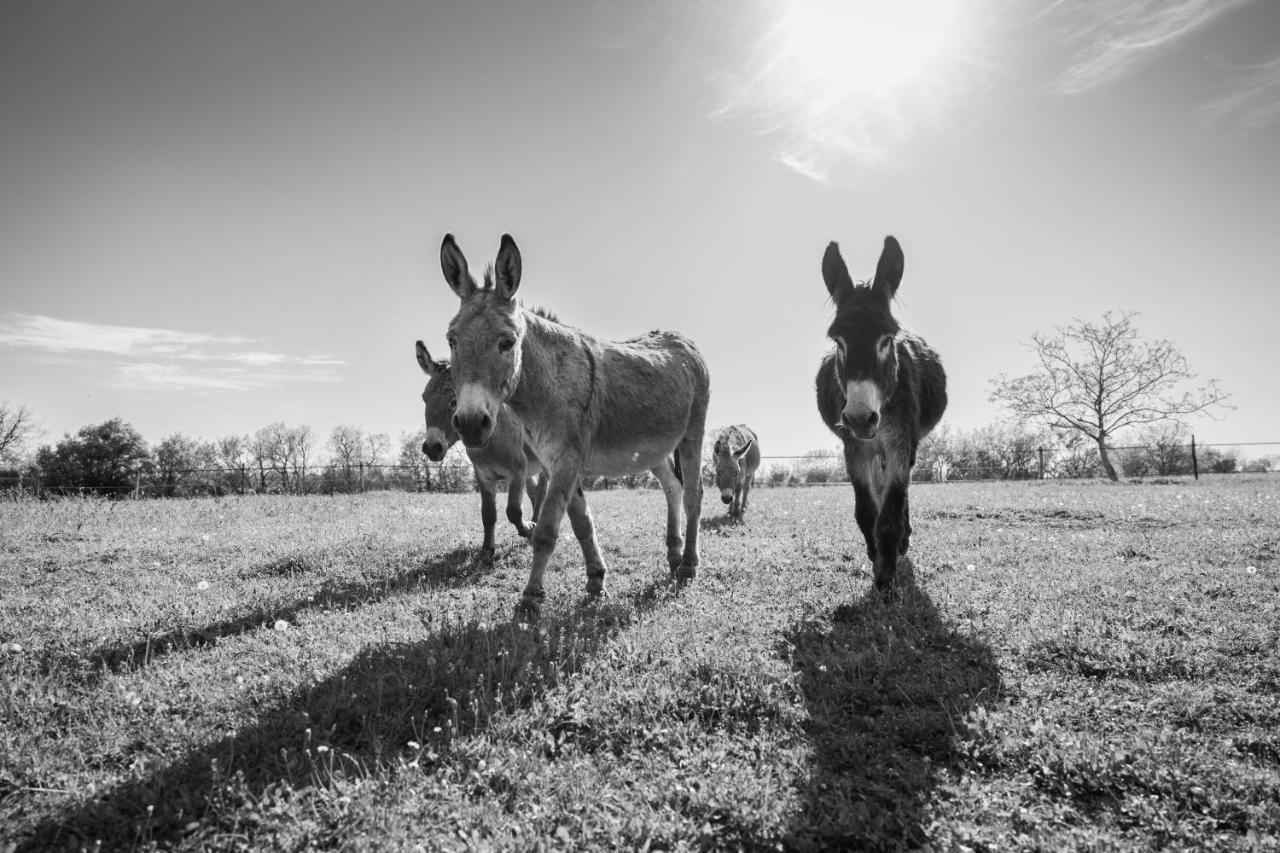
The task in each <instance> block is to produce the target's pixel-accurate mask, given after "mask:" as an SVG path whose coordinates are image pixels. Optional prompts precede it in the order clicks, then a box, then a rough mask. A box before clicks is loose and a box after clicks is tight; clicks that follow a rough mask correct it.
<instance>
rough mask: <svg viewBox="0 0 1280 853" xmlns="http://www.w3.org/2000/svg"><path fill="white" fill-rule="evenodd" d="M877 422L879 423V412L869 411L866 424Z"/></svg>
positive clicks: (873, 424) (870, 424) (872, 424)
mask: <svg viewBox="0 0 1280 853" xmlns="http://www.w3.org/2000/svg"><path fill="white" fill-rule="evenodd" d="M878 423H880V413H879V412H871V413H870V414H868V415H867V426H875V425H876V424H878Z"/></svg>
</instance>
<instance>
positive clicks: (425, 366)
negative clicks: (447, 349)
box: [413, 341, 449, 376]
mask: <svg viewBox="0 0 1280 853" xmlns="http://www.w3.org/2000/svg"><path fill="white" fill-rule="evenodd" d="M413 351H414V354H415V355H417V356H418V366H419V367H421V368H422V372H423V373H425V374H427V375H428V376H435V375H436V374H437V373H444V372H445V371H446V370H448V369H449V362H447V361H436V360H435V359H433V358H432V357H431V353H429V352H427V345H426V344H424V343H423V342H422V341H417V342H415V343H414V345H413Z"/></svg>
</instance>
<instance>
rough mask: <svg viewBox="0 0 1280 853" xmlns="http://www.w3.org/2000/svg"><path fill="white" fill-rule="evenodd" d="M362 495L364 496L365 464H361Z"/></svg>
mask: <svg viewBox="0 0 1280 853" xmlns="http://www.w3.org/2000/svg"><path fill="white" fill-rule="evenodd" d="M360 494H364V462H363V461H361V463H360Z"/></svg>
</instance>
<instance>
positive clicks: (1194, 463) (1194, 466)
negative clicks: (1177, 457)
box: [1191, 435, 1200, 480]
mask: <svg viewBox="0 0 1280 853" xmlns="http://www.w3.org/2000/svg"><path fill="white" fill-rule="evenodd" d="M1191 473H1192V474H1194V475H1195V478H1196V479H1197V480H1199V479H1200V462H1199V461H1198V460H1197V459H1196V437H1195V436H1194V435H1192V436H1191Z"/></svg>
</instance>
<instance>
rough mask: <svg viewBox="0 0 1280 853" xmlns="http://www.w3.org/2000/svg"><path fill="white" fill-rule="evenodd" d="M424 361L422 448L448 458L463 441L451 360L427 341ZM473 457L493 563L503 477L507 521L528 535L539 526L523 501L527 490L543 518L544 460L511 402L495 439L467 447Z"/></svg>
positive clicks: (483, 550) (488, 558) (483, 555)
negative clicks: (435, 353)
mask: <svg viewBox="0 0 1280 853" xmlns="http://www.w3.org/2000/svg"><path fill="white" fill-rule="evenodd" d="M415 351H416V353H417V356H418V364H419V366H421V367H422V372H423V373H425V374H427V376H428V381H427V387H426V389H425V390H424V391H423V392H422V403H423V406H424V408H425V416H426V423H427V429H426V437H425V439H424V440H423V442H422V452H423V453H424V454H426V456H427V458H428V459H430V460H431V461H432V462H439V461H441V460H442V459H444V455H445V453H446V452H447V451H448V450H449V448H450V447H452V446H453V445H454V444H455V443H456V442H457V441H458V431H457V430H456V429H454V428H453V409H454V404H455V401H456V394H455V393H454V387H453V376H452V375H451V374H450V372H449V362H447V361H435V360H433V359H432V358H431V353H430V352H428V351H427V347H426V345H425V344H423V343H422V341H418V342H417V345H416V346H415ZM467 458H469V459H470V460H471V464H472V466H473V467H474V468H475V470H476V483H477V484H478V485H479V486H480V522H481V524H482V525H484V544H482V545H481V546H480V553H479V554H477V555H476V559H477V560H479V561H480V562H482V563H491V562H493V556H494V546H493V528H494V525H495V524H496V523H497V521H498V505H497V499H496V494H497V490H498V481H499V480H506V481H507V520H508V521H510V522H511V523H512V524H514V525H515V528H516V532H517V533H519V534H520V535H521V536H523V537H524V538H526V539H528V538H529V537H530V536H532V535H533V524H527V523H525V521H524V512H523V508H522V504H523V502H524V493H525V489H526V488H527V489H528V491H529V500H530V501H531V502H532V504H533V512H532V513H531V518H532V519H533V521H534V522H536V521H537V520H538V509H539V507H540V506H541V504H542V493H543V491H545V490H546V481H547V478H546V472H545V471H544V470H543V468H542V463H541V462H539V461H538V457H537V455H536V454H534V452H533V448H532V447H530V446H529V442H528V435H527V434H526V432H525V429H524V425H523V424H522V423H520V419H519V418H518V417H516V415H515V413H514V412H512V411H511V410H510V409H509V408H508V407H507V406H503V407H502V413H501V414H500V415H499V416H498V424H497V426H496V427H495V428H494V431H493V438H491V439H490V440H489V443H488V444H487V445H486V446H484V447H481V448H471V447H468V448H467Z"/></svg>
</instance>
